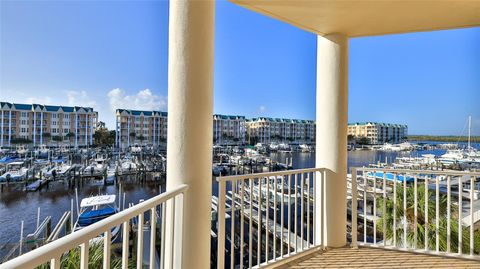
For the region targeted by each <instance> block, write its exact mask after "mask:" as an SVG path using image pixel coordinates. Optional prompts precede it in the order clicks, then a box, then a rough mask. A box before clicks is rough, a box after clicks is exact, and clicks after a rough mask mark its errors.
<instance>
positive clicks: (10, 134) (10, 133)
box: [8, 110, 20, 147]
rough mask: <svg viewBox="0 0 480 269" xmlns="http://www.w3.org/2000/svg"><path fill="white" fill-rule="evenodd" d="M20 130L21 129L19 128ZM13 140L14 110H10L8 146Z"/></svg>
mask: <svg viewBox="0 0 480 269" xmlns="http://www.w3.org/2000/svg"><path fill="white" fill-rule="evenodd" d="M18 132H20V130H18ZM11 140H12V110H10V111H8V146H9V147H10V146H11V145H10V143H11Z"/></svg>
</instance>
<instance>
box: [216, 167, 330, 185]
mask: <svg viewBox="0 0 480 269" xmlns="http://www.w3.org/2000/svg"><path fill="white" fill-rule="evenodd" d="M325 170H326V169H325V168H303V169H294V170H283V171H276V172H264V173H256V174H243V175H232V176H219V177H216V180H217V181H218V182H222V181H232V180H237V179H247V178H263V177H273V176H288V175H293V174H300V173H311V172H323V171H325Z"/></svg>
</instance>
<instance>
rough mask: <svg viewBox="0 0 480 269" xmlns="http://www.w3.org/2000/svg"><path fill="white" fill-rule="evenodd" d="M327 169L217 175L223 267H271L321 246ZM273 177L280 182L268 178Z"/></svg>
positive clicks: (219, 253)
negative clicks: (228, 247) (320, 218)
mask: <svg viewBox="0 0 480 269" xmlns="http://www.w3.org/2000/svg"><path fill="white" fill-rule="evenodd" d="M325 171H327V169H325V168H306V169H297V170H286V171H277V172H267V173H256V174H244V175H233V176H226V177H222V176H220V177H217V178H216V180H217V182H218V183H219V184H218V186H219V187H218V214H217V216H218V218H217V234H218V236H217V268H218V269H220V268H225V266H227V265H230V266H229V267H230V268H234V267H236V266H239V267H240V268H244V267H248V268H260V267H264V266H267V267H268V266H269V265H270V264H272V263H276V262H279V261H282V260H284V259H286V258H288V257H291V256H292V255H293V254H295V255H297V254H301V253H305V252H306V251H309V250H311V249H316V248H317V247H318V246H321V245H322V244H323V241H322V239H320V236H316V234H318V233H321V227H322V226H323V225H324V224H323V222H322V221H320V222H319V220H318V219H317V216H319V215H320V214H321V212H322V209H321V205H320V202H321V201H320V199H317V198H318V197H316V193H322V192H323V191H322V190H323V188H324V184H322V182H324V181H325V180H327V175H326V173H324V172H325ZM269 177H275V180H267V181H264V180H263V179H264V178H269ZM279 186H280V188H279ZM285 186H288V187H287V188H285ZM227 206H229V210H228V211H227V210H226V209H227ZM278 213H280V214H278ZM286 213H288V214H286ZM227 217H228V218H230V220H229V221H228V222H227V221H226V220H227ZM317 222H319V223H317ZM245 227H248V229H247V228H245ZM227 228H229V232H227ZM237 233H239V234H237ZM246 233H248V236H246ZM255 238H256V241H257V243H255V242H254V241H255V240H254V239H255ZM263 238H264V239H265V244H263V242H262V241H263ZM227 241H228V242H229V244H230V251H229V252H228V253H229V254H228V256H227V257H226V251H225V250H226V243H227ZM254 256H256V258H255V259H254ZM238 257H240V260H239V261H237V258H238ZM237 262H239V264H237ZM244 263H246V264H244ZM247 264H248V266H246V265H247Z"/></svg>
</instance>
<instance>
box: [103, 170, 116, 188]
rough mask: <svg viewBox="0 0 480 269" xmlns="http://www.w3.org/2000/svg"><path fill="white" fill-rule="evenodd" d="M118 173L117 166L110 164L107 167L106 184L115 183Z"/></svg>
mask: <svg viewBox="0 0 480 269" xmlns="http://www.w3.org/2000/svg"><path fill="white" fill-rule="evenodd" d="M116 173H117V166H109V167H108V169H107V177H106V178H105V184H107V185H113V184H114V183H115V177H116Z"/></svg>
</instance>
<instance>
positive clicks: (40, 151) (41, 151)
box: [36, 144, 50, 156]
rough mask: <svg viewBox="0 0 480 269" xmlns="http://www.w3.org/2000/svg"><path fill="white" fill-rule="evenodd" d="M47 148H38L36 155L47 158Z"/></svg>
mask: <svg viewBox="0 0 480 269" xmlns="http://www.w3.org/2000/svg"><path fill="white" fill-rule="evenodd" d="M48 151H50V150H49V149H48V147H47V146H46V145H45V144H42V145H40V146H38V148H37V151H36V154H37V155H39V156H48Z"/></svg>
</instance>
